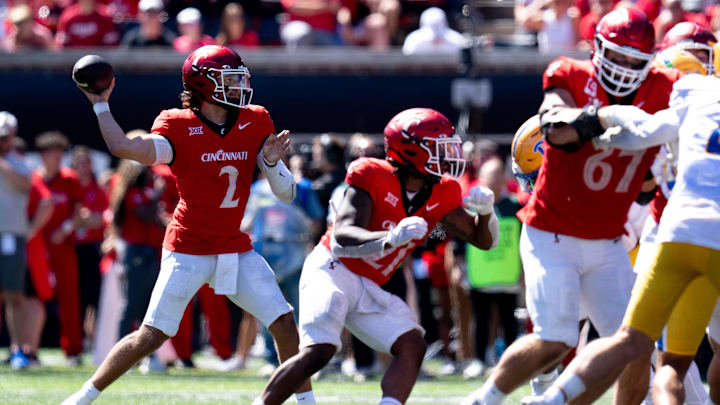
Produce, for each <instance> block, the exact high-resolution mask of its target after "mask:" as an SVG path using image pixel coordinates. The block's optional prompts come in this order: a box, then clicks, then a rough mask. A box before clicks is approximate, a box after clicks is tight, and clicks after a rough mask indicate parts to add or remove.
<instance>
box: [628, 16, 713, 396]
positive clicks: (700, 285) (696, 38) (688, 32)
mask: <svg viewBox="0 0 720 405" xmlns="http://www.w3.org/2000/svg"><path fill="white" fill-rule="evenodd" d="M716 42H717V41H716V39H715V35H713V33H712V32H710V30H708V29H707V28H704V27H702V26H700V25H698V24H696V23H691V22H684V23H680V24H677V25H676V26H674V27H673V28H672V29H671V30H669V31H668V32H667V34H665V38H664V39H663V41H662V43H661V44H660V48H659V49H660V53H659V54H658V57H657V59H658V60H660V61H662V64H663V65H664V66H667V67H673V68H676V69H678V70H680V71H682V72H683V73H685V74H690V73H698V74H711V73H712V72H713V71H714V67H713V64H712V61H713V53H714V52H713V46H714V45H715V43H716ZM678 147H679V146H678V143H677V142H672V143H671V144H668V145H665V146H663V147H662V148H661V151H660V155H659V159H658V162H657V163H656V164H655V165H654V166H655V167H656V168H657V169H656V172H657V175H656V178H658V180H659V181H658V183H659V185H660V187H658V191H657V193H656V195H655V198H654V199H653V200H652V201H651V202H650V214H651V215H650V217H649V218H648V219H647V220H646V221H645V226H644V228H643V232H642V236H641V238H640V243H641V244H640V250H639V251H638V259H637V261H636V263H635V271H636V272H637V273H642V272H646V271H648V270H649V269H650V268H651V267H652V262H653V260H654V259H655V252H656V250H657V243H656V242H655V237H656V235H657V231H658V228H659V223H660V217H661V216H662V213H663V210H664V209H665V205H666V204H667V202H668V197H669V195H670V191H671V190H672V187H673V184H674V181H675V178H674V177H675V171H676V167H677V157H678V156H677V155H678ZM716 296H717V292H716V291H715V289H714V288H713V286H712V284H710V283H709V282H708V280H707V279H705V278H704V277H703V278H699V279H697V280H695V281H693V282H692V283H691V284H690V286H689V287H688V288H687V290H686V291H685V292H684V293H683V295H682V296H681V298H680V299H679V301H678V304H677V305H676V307H675V309H674V310H673V312H672V315H671V316H670V319H669V321H668V324H667V329H666V331H665V332H664V333H663V337H662V339H661V340H660V341H659V342H658V343H659V344H658V345H657V346H658V356H657V364H656V368H657V369H658V370H662V369H663V367H664V366H666V365H667V366H669V367H671V368H672V369H673V370H674V372H673V373H668V372H667V371H666V372H663V373H659V374H658V375H657V377H656V378H654V379H653V391H654V394H653V395H655V396H656V397H658V401H660V402H663V399H662V398H661V397H662V396H673V397H674V400H675V401H677V402H679V403H682V402H683V401H685V402H687V403H688V404H703V403H704V402H705V401H706V400H707V397H708V396H707V393H706V392H705V388H704V387H703V385H702V381H701V380H700V373H699V370H698V369H697V365H696V364H695V363H694V362H693V359H694V358H695V352H696V351H697V344H698V343H699V342H700V341H701V340H702V337H703V335H704V334H705V331H704V330H694V331H693V330H692V329H691V328H688V327H687V325H688V324H690V323H691V322H692V319H694V318H699V319H706V320H707V319H710V316H711V314H712V311H713V306H706V305H703V303H704V302H707V301H710V300H712V299H713V298H714V297H716ZM692 332H694V333H699V336H694V335H693V334H692ZM666 370H667V369H666ZM683 376H684V377H685V378H684V379H683ZM683 388H684V389H683Z"/></svg>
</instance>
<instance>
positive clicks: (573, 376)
mask: <svg viewBox="0 0 720 405" xmlns="http://www.w3.org/2000/svg"><path fill="white" fill-rule="evenodd" d="M719 94H720V79H717V78H714V77H710V76H700V75H688V76H686V77H684V78H682V79H680V80H679V81H678V82H677V83H676V84H675V86H674V90H673V94H672V96H671V100H670V108H668V109H666V110H662V111H659V112H657V113H656V114H654V115H652V116H651V115H649V114H647V113H645V112H643V111H640V110H639V109H637V108H633V107H629V106H612V107H608V108H603V109H600V111H598V115H597V116H596V117H592V116H590V117H587V118H586V119H585V123H591V122H593V121H594V122H595V123H599V124H601V127H602V128H610V127H614V126H619V127H620V129H622V130H621V131H620V132H619V133H617V132H611V131H608V133H606V135H603V136H602V137H600V138H599V139H598V140H594V141H593V143H596V144H598V146H601V147H613V148H620V149H627V150H637V149H644V148H647V147H650V146H654V145H662V144H666V143H669V142H674V141H677V140H679V154H678V155H679V156H678V173H677V177H676V182H675V186H674V187H673V192H672V194H671V196H670V199H669V201H668V204H667V206H666V207H665V211H664V213H663V216H662V219H661V221H660V227H659V229H658V231H657V236H656V242H657V243H658V248H657V250H656V254H655V259H654V260H653V262H652V265H651V268H650V269H649V270H648V271H647V272H644V273H642V274H640V275H639V279H638V281H637V282H636V284H635V287H634V288H633V294H632V298H631V300H630V304H629V306H628V309H627V312H626V314H625V319H624V320H623V326H622V327H621V328H620V330H618V331H617V332H616V333H615V334H614V335H613V336H611V337H608V338H603V339H598V340H596V341H594V342H592V343H591V344H590V345H588V346H587V347H586V348H585V350H584V351H583V352H582V353H581V354H580V355H579V356H578V357H576V358H575V359H574V360H573V361H572V363H570V365H569V366H568V368H567V369H566V370H565V372H563V374H562V375H561V376H560V378H558V380H557V382H556V383H555V385H554V386H553V387H551V388H550V389H549V390H548V391H547V392H546V393H545V395H543V396H541V397H533V398H529V399H527V400H526V401H524V402H526V403H533V404H562V403H565V402H569V401H572V400H573V399H575V398H577V397H578V396H580V395H582V394H583V393H586V392H587V393H588V395H587V396H586V397H585V399H587V400H589V401H592V400H594V399H596V398H597V397H599V396H600V395H601V394H602V393H603V392H604V391H605V390H606V389H607V388H608V387H609V385H610V384H611V383H612V382H613V381H614V380H615V378H616V377H617V376H618V375H619V374H620V373H621V372H622V370H623V368H624V367H625V365H626V364H628V363H629V362H631V361H633V360H634V359H637V358H638V357H640V356H644V355H648V354H649V353H650V352H652V350H653V342H654V341H655V340H657V339H658V338H659V337H660V334H661V332H662V329H663V326H664V325H665V323H666V322H667V321H668V319H669V318H670V315H671V311H673V308H674V307H675V305H676V303H677V302H678V299H679V298H680V296H681V294H683V292H684V291H685V290H686V288H688V286H689V285H690V284H691V283H693V282H694V281H695V280H697V279H698V278H700V277H706V278H707V280H708V281H709V282H710V283H711V284H712V286H713V287H714V288H715V291H716V296H715V297H712V298H710V299H707V300H705V301H704V302H701V303H700V305H702V306H704V307H706V308H712V307H713V306H714V304H715V301H716V300H717V292H718V291H720V272H719V271H718V269H717V264H718V263H720V208H719V207H720V181H719V180H718V176H717V174H718V172H719V171H720V129H719V128H718V126H719V123H720V103H718V101H720V96H718V95H719ZM575 113H576V112H563V113H559V114H558V115H557V116H556V118H557V119H556V120H555V122H556V123H557V124H560V123H562V122H564V123H571V125H573V126H574V127H575V128H582V127H585V128H587V126H586V125H583V124H580V125H579V126H578V125H577V124H578V122H577V121H575V122H574V123H573V120H572V119H567V118H568V116H569V115H572V114H575ZM565 114H569V115H566V116H565V117H561V115H565ZM591 125H592V126H594V125H593V124H591ZM580 132H582V130H581V131H580ZM593 132H594V131H593ZM573 135H574V134H569V136H573ZM593 135H595V133H594V134H593ZM688 321H689V323H688V324H686V325H685V328H686V329H687V330H688V332H687V333H688V336H694V337H695V338H696V339H702V336H703V333H702V332H703V331H704V328H705V325H706V324H707V319H706V318H705V319H703V314H702V312H701V311H696V312H695V316H692V315H691V316H689V317H688ZM698 337H699V338H698ZM686 343H695V344H698V345H699V341H696V342H686ZM696 347H697V346H696ZM664 369H666V370H667V371H670V369H669V368H666V367H664ZM664 372H665V370H660V371H658V374H661V373H664ZM666 399H667V400H670V399H671V398H670V397H663V400H666ZM667 403H673V402H671V401H668V402H667Z"/></svg>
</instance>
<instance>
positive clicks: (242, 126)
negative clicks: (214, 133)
mask: <svg viewBox="0 0 720 405" xmlns="http://www.w3.org/2000/svg"><path fill="white" fill-rule="evenodd" d="M251 122H252V121H248V122H246V123H245V124H244V125H238V129H239V130H241V131H242V130H243V129H245V127H246V126H248V125H250V123H251Z"/></svg>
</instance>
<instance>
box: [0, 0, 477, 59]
mask: <svg viewBox="0 0 720 405" xmlns="http://www.w3.org/2000/svg"><path fill="white" fill-rule="evenodd" d="M451 1H453V0H282V1H267V0H247V1H243V2H242V3H236V2H228V1H223V0H214V1H201V0H169V1H168V0H4V1H0V50H4V51H7V52H15V51H22V50H32V49H44V50H54V49H69V48H83V47H84V48H90V47H121V48H147V47H159V48H163V47H164V48H168V49H170V48H172V49H175V50H176V51H177V52H180V53H183V54H187V53H190V52H192V51H193V50H195V49H197V48H199V47H201V46H203V45H208V44H220V45H227V46H233V47H244V48H256V47H259V46H283V45H284V46H286V47H287V48H289V49H297V48H298V47H315V46H318V47H319V46H343V45H350V46H366V47H369V48H371V49H375V50H383V49H387V48H389V47H391V46H400V45H405V48H406V49H407V52H409V53H421V52H425V53H428V52H430V53H447V52H455V53H456V52H457V51H458V50H459V49H460V48H462V47H463V46H464V45H465V39H464V37H463V36H462V35H461V34H459V33H458V32H456V31H454V30H452V29H451V28H449V26H448V19H447V16H446V12H445V11H444V9H447V10H452V9H457V8H459V6H458V7H455V6H453V5H452V4H451ZM437 6H439V7H437ZM426 11H427V13H424V12H426ZM421 14H422V16H421ZM418 27H419V28H418ZM406 36H407V40H406ZM404 43H405V44H404Z"/></svg>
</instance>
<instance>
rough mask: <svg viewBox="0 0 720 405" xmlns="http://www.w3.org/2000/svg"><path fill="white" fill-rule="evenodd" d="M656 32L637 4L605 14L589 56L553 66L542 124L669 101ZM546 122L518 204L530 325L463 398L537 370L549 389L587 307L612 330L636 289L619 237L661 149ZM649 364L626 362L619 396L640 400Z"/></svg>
mask: <svg viewBox="0 0 720 405" xmlns="http://www.w3.org/2000/svg"><path fill="white" fill-rule="evenodd" d="M654 38H655V32H654V29H653V26H652V24H651V23H650V22H649V21H648V19H647V17H646V16H645V14H644V13H642V12H641V11H639V10H636V9H630V8H628V9H625V8H620V9H616V10H614V11H611V12H610V13H608V14H607V15H605V17H603V18H602V20H600V22H599V23H598V25H597V29H596V36H595V47H594V51H593V54H592V58H591V60H576V59H571V58H567V57H560V58H558V59H556V60H555V61H553V62H551V63H550V65H548V68H547V70H546V71H545V74H544V76H543V88H544V90H545V96H544V99H543V102H542V105H541V106H540V117H541V118H540V120H541V124H542V123H543V122H544V121H545V120H544V118H545V115H547V114H548V111H549V110H551V108H554V109H559V110H562V109H568V107H581V108H583V107H584V108H585V109H586V110H591V111H595V110H596V108H597V107H598V106H603V105H611V104H632V105H636V106H638V107H640V108H642V109H643V110H645V111H647V112H650V113H654V112H656V111H658V110H661V109H663V108H666V107H667V102H668V98H669V95H670V91H671V88H672V83H673V82H674V81H675V80H676V79H677V77H678V75H679V73H678V72H677V71H675V70H671V69H662V68H656V67H654V66H652V59H653V52H654V48H655V40H654ZM541 128H542V131H543V135H544V138H545V142H544V159H543V161H542V165H541V166H540V170H539V172H538V176H537V181H536V182H535V184H534V187H533V194H532V196H531V198H530V201H529V202H528V205H527V206H526V207H525V208H524V209H523V210H522V211H520V212H519V213H518V216H519V217H520V219H521V220H522V222H523V224H524V226H523V230H522V235H521V239H520V252H521V257H522V261H523V268H524V270H525V285H526V288H527V292H526V300H527V305H528V311H529V313H530V317H531V320H532V322H533V325H534V330H533V334H531V335H527V336H525V337H523V338H521V339H518V340H516V341H515V342H514V343H513V344H512V345H511V346H510V347H509V348H508V349H507V350H506V351H505V353H504V354H503V356H502V358H501V359H500V362H499V364H498V366H497V367H496V368H495V370H494V372H493V374H492V375H491V376H490V378H489V379H488V380H487V381H486V382H485V384H484V385H483V387H481V388H480V389H479V390H477V391H475V392H473V393H471V394H470V395H469V396H468V397H467V398H466V401H465V403H466V404H484V405H498V404H500V403H501V402H502V401H503V400H504V399H505V397H506V396H507V395H508V394H509V393H510V392H512V391H513V390H515V389H516V388H517V387H519V386H520V385H521V384H523V383H524V382H525V381H527V380H529V379H530V378H533V377H534V376H536V375H537V376H538V377H537V378H538V381H537V382H538V384H533V389H534V390H535V391H537V392H539V391H543V390H544V389H545V388H546V387H547V386H549V382H552V380H553V379H554V378H555V376H556V374H555V371H554V370H555V365H556V364H557V363H558V362H560V361H561V360H562V359H563V358H564V357H565V356H566V354H567V353H568V351H569V350H570V349H571V348H572V347H573V346H575V345H576V344H577V341H578V337H579V336H578V334H579V333H578V321H579V319H580V313H581V312H582V313H583V314H586V315H587V316H588V318H589V319H590V320H591V321H592V323H593V325H594V326H595V327H596V328H597V330H598V332H599V333H600V335H601V336H609V335H611V334H613V333H614V332H615V331H616V330H617V329H618V327H620V324H621V321H622V317H623V313H624V312H625V308H626V307H627V303H628V300H629V298H630V291H631V288H632V280H633V273H632V266H631V264H630V260H629V258H628V255H627V253H626V251H625V248H624V246H623V243H622V242H621V236H622V235H623V233H624V224H625V222H626V219H627V213H628V210H629V208H630V205H631V204H632V202H633V201H635V200H636V199H638V198H639V197H644V196H643V195H641V193H640V191H641V186H642V183H643V181H644V179H645V176H646V174H647V173H648V171H649V169H650V166H651V164H652V162H653V160H654V158H655V154H656V152H657V148H651V149H648V150H638V151H619V150H613V149H607V150H603V149H597V148H595V147H594V146H593V144H592V143H591V142H587V141H588V140H589V138H582V137H581V138H578V137H577V136H576V137H575V138H571V137H568V136H567V134H566V133H565V132H564V130H563V128H560V127H552V126H549V125H544V124H543V125H542V126H541ZM599 132H600V133H601V132H602V131H599ZM650 196H652V193H651V194H650ZM557 291H563V293H562V294H558V293H557ZM543 372H545V374H542V373H543ZM647 373H648V366H647V360H646V362H645V363H642V364H639V363H638V364H637V365H634V367H633V368H631V369H629V370H628V373H626V374H625V376H624V378H622V379H621V381H620V383H621V384H620V386H619V389H618V391H617V392H618V396H617V397H616V403H639V402H640V401H641V400H642V398H644V397H645V395H646V394H647V385H645V386H644V387H643V386H642V385H643V384H642V383H638V382H637V381H636V380H638V379H641V380H642V378H644V379H647ZM538 374H540V375H538ZM643 375H645V376H643Z"/></svg>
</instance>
